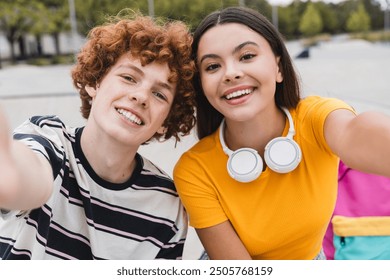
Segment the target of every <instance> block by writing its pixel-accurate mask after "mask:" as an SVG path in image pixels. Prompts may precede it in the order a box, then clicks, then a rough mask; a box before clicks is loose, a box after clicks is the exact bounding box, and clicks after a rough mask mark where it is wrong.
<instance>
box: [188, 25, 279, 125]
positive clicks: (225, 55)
mask: <svg viewBox="0 0 390 280" xmlns="http://www.w3.org/2000/svg"><path fill="white" fill-rule="evenodd" d="M196 62H197V65H198V67H199V72H200V78H201V83H202V88H203V91H204V93H205V96H206V98H207V99H208V101H209V102H210V104H211V105H212V106H213V107H214V108H215V109H216V110H218V111H219V112H220V113H222V114H223V115H224V116H225V118H226V119H231V120H234V121H247V120H250V119H252V118H254V117H255V116H256V115H259V114H260V113H261V112H263V111H264V109H269V108H272V109H274V108H275V106H276V104H275V101H274V95H275V90H276V83H279V82H282V80H283V76H282V73H281V72H280V70H279V66H278V62H279V57H276V56H275V55H274V53H273V52H272V49H271V47H270V45H269V44H268V42H267V41H266V40H265V39H264V37H262V36H260V35H259V34H258V33H257V32H255V31H253V30H252V29H250V28H249V27H247V26H245V25H243V24H238V23H226V24H222V25H217V26H215V27H212V28H211V29H209V30H207V31H206V32H205V33H204V34H203V36H202V38H201V39H200V41H199V47H198V53H197V61H196Z"/></svg>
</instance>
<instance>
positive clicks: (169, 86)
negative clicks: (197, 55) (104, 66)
mask: <svg viewBox="0 0 390 280" xmlns="http://www.w3.org/2000/svg"><path fill="white" fill-rule="evenodd" d="M118 68H130V69H132V70H134V71H136V72H137V73H138V74H139V75H141V76H145V73H144V71H142V70H141V69H139V68H138V67H137V66H134V65H133V64H131V63H124V64H121V65H119V67H118ZM157 84H158V85H159V86H160V87H163V88H166V89H167V90H169V91H173V87H172V86H171V85H170V84H169V83H165V82H163V81H157Z"/></svg>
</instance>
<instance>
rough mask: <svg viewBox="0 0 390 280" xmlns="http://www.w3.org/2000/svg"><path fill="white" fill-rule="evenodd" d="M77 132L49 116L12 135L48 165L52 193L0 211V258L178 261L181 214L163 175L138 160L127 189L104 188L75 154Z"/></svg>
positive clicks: (117, 186)
mask: <svg viewBox="0 0 390 280" xmlns="http://www.w3.org/2000/svg"><path fill="white" fill-rule="evenodd" d="M82 131H83V128H69V127H67V126H65V125H64V124H63V123H62V122H61V120H60V119H59V118H58V117H55V116H44V117H38V116H37V117H33V118H31V119H30V120H29V121H26V122H25V123H24V124H22V125H21V126H20V127H18V128H17V129H16V130H15V132H14V138H15V139H18V140H21V141H23V142H24V143H26V144H27V145H28V146H29V147H30V148H31V149H33V150H34V151H36V152H37V153H40V154H42V155H44V156H45V157H46V158H47V159H48V160H49V161H50V163H51V165H52V168H53V175H54V189H53V194H52V196H51V197H50V199H49V200H48V201H47V203H46V204H45V205H43V206H42V207H41V208H38V209H34V210H32V211H29V212H28V213H21V212H20V211H10V212H8V213H5V212H0V259H117V260H119V259H128V260H131V259H133V260H134V259H137V260H142V259H181V258H182V253H183V248H184V241H185V238H186V234H187V225H188V223H187V215H186V213H185V210H184V208H183V206H182V204H181V202H180V200H179V197H178V195H177V193H176V189H175V186H174V184H173V182H172V180H171V179H170V178H169V176H168V175H167V174H166V173H164V172H163V171H162V170H160V169H159V168H157V167H156V166H155V165H154V164H153V163H151V162H150V161H149V160H147V159H145V158H144V157H142V156H141V155H139V154H137V156H136V160H137V167H136V169H135V170H134V172H133V175H132V177H131V178H130V179H129V180H128V181H127V182H125V183H123V184H113V183H110V182H107V181H105V180H104V179H102V178H100V177H99V176H98V175H97V174H96V173H95V172H94V171H93V169H92V168H91V166H90V165H89V163H88V161H87V160H86V158H85V156H84V154H83V152H82V150H81V146H80V136H81V133H82Z"/></svg>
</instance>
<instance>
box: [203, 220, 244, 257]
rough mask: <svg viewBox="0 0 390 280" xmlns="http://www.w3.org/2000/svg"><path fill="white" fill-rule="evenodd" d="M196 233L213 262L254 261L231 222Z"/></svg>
mask: <svg viewBox="0 0 390 280" xmlns="http://www.w3.org/2000/svg"><path fill="white" fill-rule="evenodd" d="M196 232H197V234H198V236H199V239H200V241H201V242H202V244H203V247H204V248H205V249H206V251H207V254H208V255H209V257H210V259H211V260H251V259H252V258H251V256H250V255H249V253H248V251H247V249H246V248H245V246H244V244H243V243H242V242H241V239H240V238H239V237H238V235H237V233H236V232H235V230H234V229H233V226H232V225H231V224H230V222H229V221H226V222H223V223H221V224H218V225H215V226H212V227H208V228H203V229H196Z"/></svg>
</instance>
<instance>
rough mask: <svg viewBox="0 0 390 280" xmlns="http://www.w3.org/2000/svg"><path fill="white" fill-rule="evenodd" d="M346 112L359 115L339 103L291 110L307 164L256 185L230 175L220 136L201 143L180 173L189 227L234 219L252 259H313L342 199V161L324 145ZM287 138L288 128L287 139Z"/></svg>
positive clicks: (312, 101) (306, 102)
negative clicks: (337, 114) (334, 120)
mask: <svg viewBox="0 0 390 280" xmlns="http://www.w3.org/2000/svg"><path fill="white" fill-rule="evenodd" d="M340 108H344V109H349V110H352V108H351V107H349V106H348V105H347V104H345V103H344V102H342V101H340V100H337V99H333V98H322V97H317V96H310V97H307V98H305V99H302V100H301V101H300V103H299V104H298V106H297V108H296V109H293V110H290V112H291V115H292V118H293V121H294V125H295V130H296V134H295V136H294V140H295V141H296V142H297V143H298V144H299V146H300V148H301V150H302V161H301V162H300V164H299V165H298V167H297V168H296V169H295V170H294V171H292V172H290V173H286V174H279V173H276V172H273V171H272V170H270V169H268V168H267V169H266V170H265V171H263V173H262V174H261V176H260V177H259V178H257V179H256V180H255V181H252V182H250V183H239V182H237V181H235V180H234V179H232V178H231V177H230V176H229V174H228V172H227V169H226V164H227V160H228V156H227V155H226V154H225V153H224V152H223V150H222V146H221V144H220V140H219V133H218V130H217V131H216V132H215V133H213V134H212V135H210V136H208V137H205V138H204V139H202V140H201V141H199V142H198V143H197V144H196V145H194V147H192V148H191V149H190V150H189V151H187V152H185V153H184V154H183V155H182V157H181V158H180V160H179V161H178V163H177V165H176V166H175V169H174V180H175V184H176V187H177V190H178V192H179V195H180V197H181V199H182V201H183V203H184V205H185V207H186V209H187V211H188V214H189V219H190V224H191V225H192V226H193V227H195V228H206V227H210V226H214V225H217V224H220V223H222V222H224V221H226V220H229V221H230V222H231V223H232V225H233V227H234V228H235V230H236V232H237V234H238V235H239V237H240V239H241V240H242V242H243V243H244V245H245V247H246V248H247V250H248V252H249V254H250V255H251V256H252V258H253V259H313V258H314V257H315V256H316V255H317V254H318V253H319V251H320V249H321V246H322V240H323V237H324V234H325V231H326V228H327V226H328V223H329V220H330V218H331V215H332V213H333V209H334V206H335V201H336V196H337V172H338V158H337V156H336V155H334V154H333V153H332V151H331V150H330V148H329V147H328V145H327V143H326V142H325V138H324V133H323V130H324V122H325V119H326V117H327V116H328V114H329V113H330V112H332V111H334V110H336V109H340ZM259 129H261V128H259ZM287 132H288V122H286V127H285V129H284V132H283V136H286V135H287Z"/></svg>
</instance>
